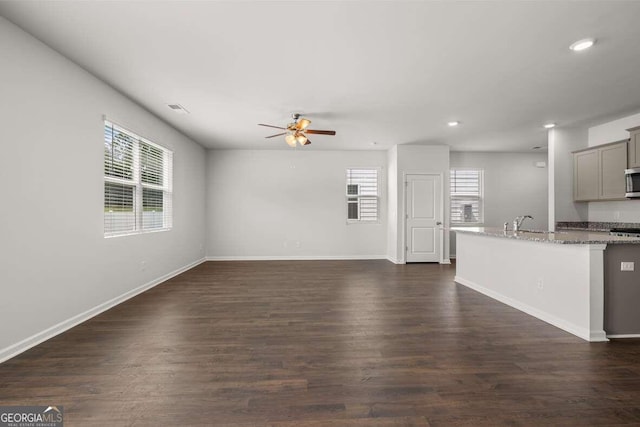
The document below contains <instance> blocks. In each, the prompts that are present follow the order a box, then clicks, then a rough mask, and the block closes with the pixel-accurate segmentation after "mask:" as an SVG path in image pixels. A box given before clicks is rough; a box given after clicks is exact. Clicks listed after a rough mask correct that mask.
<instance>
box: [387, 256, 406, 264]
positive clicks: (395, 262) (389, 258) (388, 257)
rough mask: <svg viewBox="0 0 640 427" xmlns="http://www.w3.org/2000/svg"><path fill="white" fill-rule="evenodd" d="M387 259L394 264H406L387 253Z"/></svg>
mask: <svg viewBox="0 0 640 427" xmlns="http://www.w3.org/2000/svg"><path fill="white" fill-rule="evenodd" d="M387 261H389V262H392V263H394V264H404V262H400V261H398V260H397V259H395V258H393V257H391V256H388V255H387Z"/></svg>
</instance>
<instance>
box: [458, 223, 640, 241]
mask: <svg viewBox="0 0 640 427" xmlns="http://www.w3.org/2000/svg"><path fill="white" fill-rule="evenodd" d="M451 231H455V232H456V233H466V234H481V235H484V236H492V237H504V238H507V239H517V240H530V241H532V242H541V243H561V244H573V245H596V244H638V245H640V238H638V237H621V236H611V235H610V234H609V233H607V232H598V231H578V230H563V231H556V232H550V231H535V230H522V231H517V232H514V231H512V230H509V231H504V230H503V229H502V228H498V227H453V228H451Z"/></svg>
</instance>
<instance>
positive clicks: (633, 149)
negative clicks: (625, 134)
mask: <svg viewBox="0 0 640 427" xmlns="http://www.w3.org/2000/svg"><path fill="white" fill-rule="evenodd" d="M627 130H628V131H629V133H630V135H629V136H630V138H629V168H640V126H638V127H635V128H631V129H627Z"/></svg>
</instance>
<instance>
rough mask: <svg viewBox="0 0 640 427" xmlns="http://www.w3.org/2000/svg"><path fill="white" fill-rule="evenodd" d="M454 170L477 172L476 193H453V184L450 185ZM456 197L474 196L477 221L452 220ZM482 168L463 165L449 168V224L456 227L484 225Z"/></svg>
mask: <svg viewBox="0 0 640 427" xmlns="http://www.w3.org/2000/svg"><path fill="white" fill-rule="evenodd" d="M455 171H473V172H478V193H479V194H478V195H465V196H462V195H461V196H456V194H454V192H453V190H452V188H453V186H452V185H451V183H452V181H453V177H454V173H453V172H455ZM456 197H469V198H476V199H477V201H478V217H479V218H478V219H479V221H475V222H465V221H455V220H454V215H453V212H452V211H453V202H454V200H456ZM484 203H485V200H484V169H481V168H465V167H461V168H451V169H450V170H449V223H450V224H451V226H456V227H464V226H468V227H477V226H482V225H484V222H485V217H484Z"/></svg>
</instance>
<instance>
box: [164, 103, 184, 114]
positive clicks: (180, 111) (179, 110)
mask: <svg viewBox="0 0 640 427" xmlns="http://www.w3.org/2000/svg"><path fill="white" fill-rule="evenodd" d="M168 107H169V108H171V109H172V110H173V111H175V112H176V113H178V114H189V111H187V109H186V108H184V107H183V106H182V105H180V104H169V105H168Z"/></svg>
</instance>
